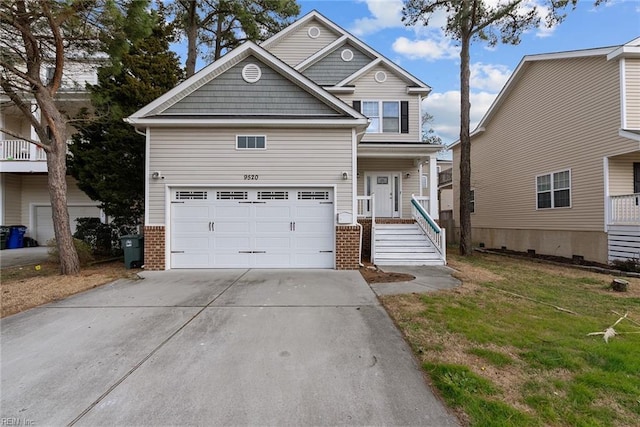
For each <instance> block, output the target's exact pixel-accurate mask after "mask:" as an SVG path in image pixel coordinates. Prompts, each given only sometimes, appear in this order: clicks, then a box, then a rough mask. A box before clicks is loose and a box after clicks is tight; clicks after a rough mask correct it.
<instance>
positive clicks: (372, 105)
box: [353, 100, 409, 133]
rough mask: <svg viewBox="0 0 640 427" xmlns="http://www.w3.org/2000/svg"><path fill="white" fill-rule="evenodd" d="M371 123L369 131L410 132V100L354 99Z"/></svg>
mask: <svg viewBox="0 0 640 427" xmlns="http://www.w3.org/2000/svg"><path fill="white" fill-rule="evenodd" d="M353 108H354V109H356V110H358V111H359V112H361V113H362V114H364V115H365V116H367V118H368V119H369V120H371V123H370V124H369V127H368V128H367V133H409V101H358V100H356V101H353Z"/></svg>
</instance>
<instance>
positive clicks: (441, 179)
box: [438, 169, 453, 187]
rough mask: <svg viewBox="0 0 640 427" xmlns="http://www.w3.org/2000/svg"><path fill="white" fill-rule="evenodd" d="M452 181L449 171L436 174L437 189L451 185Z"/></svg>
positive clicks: (451, 173)
mask: <svg viewBox="0 0 640 427" xmlns="http://www.w3.org/2000/svg"><path fill="white" fill-rule="evenodd" d="M452 181H453V171H452V170H451V169H448V170H446V171H442V172H440V173H439V174H438V187H442V186H443V185H447V184H451V182H452Z"/></svg>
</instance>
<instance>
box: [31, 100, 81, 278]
mask: <svg viewBox="0 0 640 427" xmlns="http://www.w3.org/2000/svg"><path fill="white" fill-rule="evenodd" d="M36 97H38V98H39V99H38V104H39V105H40V106H41V108H42V115H43V116H44V118H45V120H46V122H47V124H48V125H49V129H50V131H51V145H50V146H49V149H48V150H47V173H48V176H47V179H48V188H49V199H50V200H51V211H52V214H53V230H54V233H55V237H56V246H57V248H58V256H59V258H60V272H61V273H62V274H65V275H70V274H78V273H79V272H80V261H79V259H78V253H77V252H76V248H75V246H74V244H73V235H72V234H71V225H70V223H69V209H68V207H67V163H66V161H67V134H66V121H65V120H64V118H63V116H62V114H61V113H60V112H59V111H58V109H57V108H56V106H55V104H54V100H53V98H50V97H47V96H46V95H45V96H38V95H36ZM47 98H48V99H47Z"/></svg>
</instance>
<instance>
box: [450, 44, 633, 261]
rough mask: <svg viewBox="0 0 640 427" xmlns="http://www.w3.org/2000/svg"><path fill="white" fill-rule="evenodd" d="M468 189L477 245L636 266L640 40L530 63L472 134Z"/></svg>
mask: <svg viewBox="0 0 640 427" xmlns="http://www.w3.org/2000/svg"><path fill="white" fill-rule="evenodd" d="M453 152H454V165H455V166H454V181H453V182H454V189H455V197H456V200H457V198H458V197H459V177H460V173H459V172H460V168H459V166H460V165H459V159H460V145H459V143H456V145H455V147H454V149H453ZM471 187H472V192H473V193H472V194H473V199H474V203H473V210H472V214H471V224H472V229H473V234H472V237H473V240H474V242H475V243H476V244H483V245H484V246H485V247H490V248H501V247H506V248H507V249H512V250H516V251H528V250H534V251H535V252H536V253H540V254H548V255H557V256H563V257H569V258H571V257H576V258H577V259H581V258H584V259H585V260H592V261H598V262H602V263H606V262H609V261H612V260H615V259H627V258H638V257H640V38H638V39H635V40H633V41H631V42H629V43H627V44H625V45H623V46H615V47H608V48H600V49H589V50H579V51H571V52H560V53H550V54H543V55H531V56H526V57H524V58H523V60H522V61H521V63H520V64H519V65H518V67H517V69H516V70H515V72H514V73H513V75H512V76H511V78H510V79H509V81H508V82H507V84H506V86H505V87H504V88H503V89H502V91H501V92H500V94H499V95H498V97H497V98H496V100H495V102H494V103H493V105H492V106H491V108H490V109H489V111H488V112H487V114H486V115H485V116H484V118H483V119H482V120H481V122H480V123H479V125H478V127H477V128H476V130H474V131H473V132H472V138H471ZM455 218H456V223H457V224H459V216H458V213H457V212H455Z"/></svg>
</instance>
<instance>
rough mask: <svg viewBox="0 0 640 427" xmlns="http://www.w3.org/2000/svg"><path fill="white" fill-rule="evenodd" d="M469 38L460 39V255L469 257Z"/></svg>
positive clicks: (470, 246)
mask: <svg viewBox="0 0 640 427" xmlns="http://www.w3.org/2000/svg"><path fill="white" fill-rule="evenodd" d="M470 45H471V37H470V36H466V35H464V36H463V37H461V50H460V255H471V254H472V252H473V248H472V240H471V209H470V208H471V136H470V134H469V132H470V131H469V122H470V111H471V103H470V102H469V80H470V75H471V72H470V69H469V60H470V58H469V48H470Z"/></svg>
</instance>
